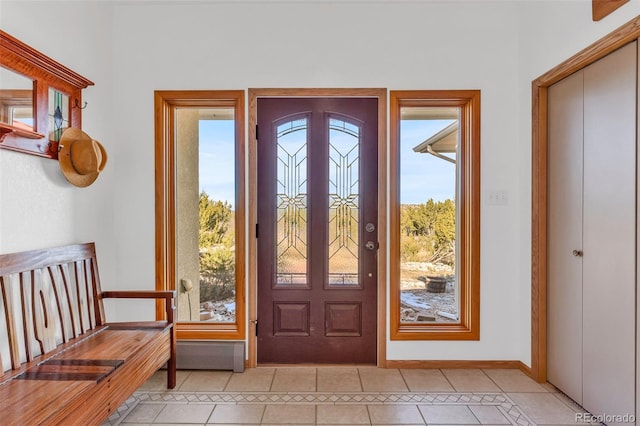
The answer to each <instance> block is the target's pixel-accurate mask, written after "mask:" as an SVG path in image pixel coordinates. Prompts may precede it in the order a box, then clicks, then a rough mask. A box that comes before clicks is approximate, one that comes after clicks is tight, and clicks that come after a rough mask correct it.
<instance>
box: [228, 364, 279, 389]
mask: <svg viewBox="0 0 640 426" xmlns="http://www.w3.org/2000/svg"><path fill="white" fill-rule="evenodd" d="M275 372H276V369H275V368H267V367H259V368H249V369H247V370H244V372H243V373H233V374H232V375H231V378H230V379H229V383H227V386H226V387H225V389H224V390H225V391H227V392H243V391H244V392H261V391H263V392H267V391H269V389H271V383H272V382H273V376H274V375H275Z"/></svg>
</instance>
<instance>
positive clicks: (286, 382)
mask: <svg viewBox="0 0 640 426" xmlns="http://www.w3.org/2000/svg"><path fill="white" fill-rule="evenodd" d="M315 390H316V369H315V368H310V367H290V368H289V367H285V368H278V369H276V374H275V377H274V378H273V383H272V384H271V391H272V392H276V391H280V392H315Z"/></svg>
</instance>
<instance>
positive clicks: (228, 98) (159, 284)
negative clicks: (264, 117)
mask: <svg viewBox="0 0 640 426" xmlns="http://www.w3.org/2000/svg"><path fill="white" fill-rule="evenodd" d="M177 108H233V109H234V120H235V143H236V151H235V156H236V171H235V179H236V184H235V188H236V208H235V235H236V248H235V252H236V294H235V297H236V317H235V322H230V323H220V322H218V323H209V322H184V321H179V322H177V338H178V339H185V340H186V339H198V340H199V339H208V340H222V339H226V340H242V339H244V338H245V332H246V331H245V329H246V327H245V323H246V300H245V286H246V259H245V257H246V256H245V254H246V247H245V246H246V243H245V239H246V233H245V228H246V215H245V192H244V191H245V178H244V176H245V142H244V140H245V131H244V128H245V119H244V117H245V101H244V91H242V90H195V91H188V90H185V91H156V92H155V134H156V136H155V139H156V142H155V169H156V177H155V187H156V213H155V216H156V288H157V289H158V290H175V289H176V262H177V256H176V218H177V216H176V189H177V188H176V184H177V178H176V152H177V141H176V114H175V112H176V109H177ZM160 308H162V307H161V306H157V307H156V316H157V317H158V318H161V317H162V313H161V311H160V310H159V309H160Z"/></svg>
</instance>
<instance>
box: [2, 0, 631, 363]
mask: <svg viewBox="0 0 640 426" xmlns="http://www.w3.org/2000/svg"><path fill="white" fill-rule="evenodd" d="M638 1H640V0H632V4H629V5H627V6H625V7H624V8H623V9H625V10H622V11H621V12H620V13H619V12H617V13H618V16H616V17H612V18H609V19H608V20H606V21H605V22H606V25H603V24H593V23H592V22H591V18H590V15H589V13H590V2H587V1H580V2H571V1H561V0H559V1H555V2H553V3H545V2H540V1H532V2H523V1H517V2H516V1H514V2H508V1H496V2H485V1H469V2H436V1H407V2H391V1H389V2H385V1H376V2H361V1H347V2H330V1H304V2H294V1H264V2H256V1H236V2H225V1H210V2H206V1H201V2H177V1H176V2H168V1H165V2H135V3H134V2H131V3H128V2H113V3H112V2H105V3H103V2H69V3H66V2H56V1H47V2H42V3H36V2H19V1H9V0H0V26H1V27H2V29H3V30H5V31H7V32H9V33H10V34H12V35H14V36H16V37H18V38H20V39H22V40H23V41H25V42H27V43H28V44H31V45H32V46H33V47H35V48H37V49H39V50H41V51H42V52H44V53H46V54H48V55H49V56H51V57H53V58H55V59H57V60H59V61H60V62H62V63H63V64H65V65H67V66H69V67H70V68H71V69H73V70H75V71H77V72H79V73H80V74H83V75H84V76H86V77H87V78H89V79H92V80H93V81H94V82H95V83H96V86H95V87H91V88H89V89H87V90H85V100H87V101H88V102H89V105H88V107H87V109H86V110H85V111H84V115H83V117H84V123H83V127H84V130H85V131H87V132H88V133H89V134H90V135H92V136H93V137H94V138H96V139H98V140H100V141H101V142H102V143H103V145H104V146H105V147H106V149H107V151H108V152H109V156H110V160H109V164H108V165H107V169H106V171H105V172H104V173H103V174H102V175H101V176H100V177H99V179H98V181H97V182H96V184H94V185H92V186H90V187H89V188H86V189H78V188H74V187H71V186H69V185H67V184H66V183H65V182H64V180H63V178H62V176H61V175H60V174H59V172H58V170H57V163H55V162H53V161H51V160H41V159H39V158H37V157H32V156H26V155H23V154H16V153H12V152H7V151H0V206H1V208H0V252H8V251H14V250H21V249H26V248H31V247H37V246H47V245H53V244H62V243H66V242H75V241H83V240H95V241H97V243H98V250H99V251H100V254H99V256H100V262H101V275H102V277H103V287H105V288H153V286H154V275H155V270H154V268H155V264H154V235H155V234H154V232H155V229H154V219H153V218H154V155H153V152H154V127H153V92H154V90H160V89H164V90H168V89H247V88H249V87H383V88H388V89H390V90H400V89H480V90H481V91H482V125H481V127H482V129H481V130H482V154H481V155H482V163H481V175H482V195H483V202H482V208H481V215H482V216H481V221H482V225H481V238H482V240H481V294H482V295H481V340H480V341H478V342H395V341H394V342H388V359H390V360H393V359H507V360H511V359H520V360H523V361H524V362H527V363H528V362H529V360H530V353H529V352H530V332H529V327H530V309H529V308H530V302H529V298H530V233H531V232H530V187H531V183H530V161H531V154H530V146H531V142H530V141H531V137H530V110H531V107H530V83H531V80H532V79H533V78H535V77H536V76H537V75H539V74H541V73H542V72H544V71H546V70H547V69H549V68H550V67H552V66H553V65H555V64H556V63H558V62H560V61H562V60H563V59H565V58H566V57H567V56H569V55H570V54H572V53H575V51H577V50H579V49H580V48H582V47H584V46H585V45H586V44H588V43H589V42H591V41H593V40H595V39H597V38H598V37H600V36H601V35H603V34H604V33H606V32H608V30H607V29H608V28H610V29H613V28H614V27H616V26H618V25H620V24H621V23H623V22H624V21H625V20H626V19H625V18H623V17H621V15H624V16H625V17H627V18H628V17H630V16H631V15H632V14H633V13H637V10H638V7H637V4H638ZM614 15H616V14H614ZM540 37H541V38H542V41H539V40H538V39H539V38H540ZM525 52H526V54H525ZM493 189H500V190H507V191H508V195H509V202H508V204H507V205H506V206H488V205H487V204H486V202H485V198H486V197H485V196H486V193H487V191H489V190H493ZM114 313H115V314H116V315H117V317H118V318H121V319H129V318H139V317H147V318H148V317H150V316H152V315H153V310H152V309H151V307H150V306H149V307H145V308H142V309H140V308H138V307H137V306H136V307H133V305H131V306H130V307H129V308H127V309H124V310H119V311H117V312H114Z"/></svg>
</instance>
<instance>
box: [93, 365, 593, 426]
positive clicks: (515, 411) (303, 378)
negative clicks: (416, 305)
mask: <svg viewBox="0 0 640 426" xmlns="http://www.w3.org/2000/svg"><path fill="white" fill-rule="evenodd" d="M165 378H166V373H165V372H164V371H161V372H158V373H156V375H155V376H154V377H152V378H151V379H150V380H149V381H148V382H147V383H145V384H144V385H143V386H142V387H141V388H140V389H139V390H138V391H137V392H136V393H135V394H134V395H133V396H132V397H131V398H129V400H128V401H127V402H126V403H125V404H123V405H122V406H121V407H120V408H119V410H118V412H117V413H114V415H113V416H112V417H111V418H110V419H109V420H108V421H107V422H106V423H105V424H104V425H103V426H106V425H186V424H190V425H235V426H239V425H278V426H281V425H324V426H329V425H478V424H480V425H509V424H511V425H523V426H524V425H537V424H540V425H571V424H584V423H581V422H580V421H579V419H578V418H577V417H576V414H577V413H582V410H581V409H580V407H579V406H577V405H575V404H574V403H573V402H572V401H571V400H569V399H568V398H566V397H565V396H564V395H563V394H561V393H558V391H557V390H556V389H555V388H554V387H553V386H551V385H549V384H544V385H540V384H538V383H536V382H534V381H533V380H531V379H530V378H529V377H527V376H526V375H525V374H524V373H522V372H520V371H519V370H509V369H442V370H438V369H379V368H375V367H318V368H315V367H278V368H270V367H259V368H253V369H247V370H245V372H244V373H233V372H230V371H184V370H181V371H178V384H177V386H176V388H175V389H174V390H172V391H167V390H166V388H165Z"/></svg>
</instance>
